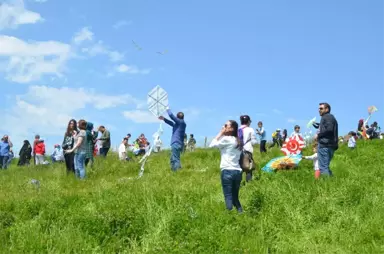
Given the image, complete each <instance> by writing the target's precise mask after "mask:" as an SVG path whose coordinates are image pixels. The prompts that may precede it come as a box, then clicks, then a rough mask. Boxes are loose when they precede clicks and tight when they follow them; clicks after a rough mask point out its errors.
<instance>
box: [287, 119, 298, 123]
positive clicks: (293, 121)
mask: <svg viewBox="0 0 384 254" xmlns="http://www.w3.org/2000/svg"><path fill="white" fill-rule="evenodd" d="M287 122H288V123H296V119H293V118H288V119H287Z"/></svg>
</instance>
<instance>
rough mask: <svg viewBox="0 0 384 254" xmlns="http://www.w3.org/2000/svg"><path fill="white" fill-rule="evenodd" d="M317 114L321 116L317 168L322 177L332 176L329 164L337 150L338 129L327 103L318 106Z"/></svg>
mask: <svg viewBox="0 0 384 254" xmlns="http://www.w3.org/2000/svg"><path fill="white" fill-rule="evenodd" d="M319 113H320V116H321V121H320V126H319V133H318V134H317V142H318V144H319V146H318V150H317V154H318V158H319V168H320V172H321V174H322V175H324V174H325V175H329V176H332V171H331V170H330V168H329V164H330V163H331V160H332V158H333V154H334V153H335V151H336V150H337V149H338V148H339V146H338V143H339V142H338V137H339V127H338V123H337V120H336V118H335V117H334V116H333V115H332V114H331V106H330V105H329V104H328V103H326V102H322V103H320V104H319Z"/></svg>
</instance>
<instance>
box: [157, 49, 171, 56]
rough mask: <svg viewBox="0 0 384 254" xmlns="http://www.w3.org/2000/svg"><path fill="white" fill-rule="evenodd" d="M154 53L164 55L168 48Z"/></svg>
mask: <svg viewBox="0 0 384 254" xmlns="http://www.w3.org/2000/svg"><path fill="white" fill-rule="evenodd" d="M156 53H157V54H159V55H165V54H167V53H168V50H163V51H157V52H156Z"/></svg>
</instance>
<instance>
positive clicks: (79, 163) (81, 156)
mask: <svg viewBox="0 0 384 254" xmlns="http://www.w3.org/2000/svg"><path fill="white" fill-rule="evenodd" d="M75 173H76V176H77V177H79V178H80V179H84V178H85V153H75Z"/></svg>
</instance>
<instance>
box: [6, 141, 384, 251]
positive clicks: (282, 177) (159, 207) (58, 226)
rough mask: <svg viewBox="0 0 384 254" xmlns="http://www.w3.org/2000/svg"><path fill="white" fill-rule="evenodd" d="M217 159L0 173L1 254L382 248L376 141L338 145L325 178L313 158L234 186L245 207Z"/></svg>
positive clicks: (199, 155) (381, 176)
mask: <svg viewBox="0 0 384 254" xmlns="http://www.w3.org/2000/svg"><path fill="white" fill-rule="evenodd" d="M305 153H306V154H308V155H309V154H311V152H310V151H306V152H305ZM279 154H280V153H279V151H278V150H273V151H272V152H269V153H268V154H266V155H264V156H262V157H260V155H259V153H258V152H257V153H256V159H257V160H258V161H259V162H260V164H261V165H262V166H263V165H264V164H265V163H266V162H267V161H268V160H269V159H271V158H273V157H275V156H276V155H279ZM219 159H220V156H219V152H218V151H216V150H198V151H196V152H194V153H187V154H185V155H183V157H182V165H183V169H182V170H181V171H180V172H177V173H171V171H170V169H169V163H168V161H169V154H168V152H164V153H161V154H153V156H151V157H150V160H149V161H148V163H147V165H146V172H145V174H144V177H143V178H141V179H128V177H136V176H137V173H138V170H139V166H138V164H137V163H122V162H119V161H117V158H115V157H112V156H110V157H109V158H107V159H106V160H102V159H99V158H98V159H97V164H96V165H95V167H94V168H93V169H88V171H87V180H85V181H79V180H77V179H75V178H74V177H72V176H66V174H65V168H64V165H63V164H59V165H54V166H52V165H51V166H48V167H38V168H35V167H30V168H18V167H16V166H12V167H11V168H10V169H9V170H6V171H0V189H1V191H0V253H26V252H28V253H80V252H82V253H384V227H383V224H384V194H383V182H384V163H383V162H384V143H383V142H382V141H374V142H359V143H358V149H357V150H355V151H350V150H348V149H347V148H346V147H345V146H342V147H341V148H340V149H339V150H338V151H337V153H336V155H335V158H334V160H333V162H332V165H331V166H332V170H333V171H334V174H335V177H333V178H330V179H322V180H320V181H315V180H314V179H313V169H312V163H311V162H310V161H302V162H301V164H300V167H299V169H298V170H295V171H287V172H278V173H277V174H268V173H264V172H262V173H261V177H260V179H259V180H255V181H253V182H252V183H249V184H246V185H244V186H242V188H241V190H240V201H241V202H242V204H243V206H244V209H245V213H244V214H242V215H238V214H237V213H236V212H227V211H226V210H225V206H224V200H223V194H222V191H221V185H220V175H219ZM31 179H38V180H39V181H40V183H41V187H40V189H37V188H35V186H34V185H33V184H30V180H31Z"/></svg>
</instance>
